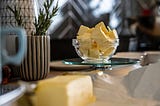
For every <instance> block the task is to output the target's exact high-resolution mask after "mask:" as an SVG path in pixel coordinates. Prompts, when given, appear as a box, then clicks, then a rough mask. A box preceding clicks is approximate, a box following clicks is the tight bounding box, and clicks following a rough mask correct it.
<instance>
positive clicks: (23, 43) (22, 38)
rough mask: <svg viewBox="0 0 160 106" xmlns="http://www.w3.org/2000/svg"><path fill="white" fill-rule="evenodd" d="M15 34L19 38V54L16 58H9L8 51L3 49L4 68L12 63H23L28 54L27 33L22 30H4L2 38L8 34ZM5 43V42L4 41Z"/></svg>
mask: <svg viewBox="0 0 160 106" xmlns="http://www.w3.org/2000/svg"><path fill="white" fill-rule="evenodd" d="M12 32H13V33H15V34H16V35H17V36H18V44H19V48H18V51H17V53H16V54H15V55H14V56H8V55H7V51H6V50H5V49H4V48H2V66H3V65H4V64H7V63H12V64H16V65H18V64H20V63H21V61H22V60H23V57H24V55H25V53H26V50H27V47H26V43H27V41H26V37H25V35H26V32H25V30H24V29H22V28H4V29H3V31H2V37H4V35H6V34H8V33H12ZM3 43H4V41H3Z"/></svg>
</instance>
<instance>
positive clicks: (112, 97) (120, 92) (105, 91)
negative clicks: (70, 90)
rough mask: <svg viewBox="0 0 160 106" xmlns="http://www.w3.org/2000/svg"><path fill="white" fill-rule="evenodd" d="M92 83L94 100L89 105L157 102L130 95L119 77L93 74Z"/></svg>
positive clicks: (133, 105)
mask: <svg viewBox="0 0 160 106" xmlns="http://www.w3.org/2000/svg"><path fill="white" fill-rule="evenodd" d="M93 85H94V93H95V95H96V102H95V103H93V104H91V105H89V106H156V105H157V104H158V103H157V102H156V101H154V100H149V99H145V98H144V99H143V98H142V99H139V98H138V99H137V98H134V97H131V96H130V95H129V94H128V92H127V90H126V88H125V86H123V84H122V83H121V78H115V77H111V76H109V75H107V74H101V75H97V76H94V78H93Z"/></svg>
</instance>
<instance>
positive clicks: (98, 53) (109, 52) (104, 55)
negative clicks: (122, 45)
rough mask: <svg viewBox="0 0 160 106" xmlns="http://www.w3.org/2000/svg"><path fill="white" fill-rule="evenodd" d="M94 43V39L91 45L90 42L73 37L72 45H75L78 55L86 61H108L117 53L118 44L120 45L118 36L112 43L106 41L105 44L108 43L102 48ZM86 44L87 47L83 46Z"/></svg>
mask: <svg viewBox="0 0 160 106" xmlns="http://www.w3.org/2000/svg"><path fill="white" fill-rule="evenodd" d="M93 44H94V41H93V42H92V41H91V45H89V44H82V43H81V42H79V40H77V39H72V45H73V46H74V48H75V51H76V53H77V54H78V56H79V57H80V58H81V59H83V60H84V61H86V62H95V63H102V62H108V60H109V59H110V58H111V57H112V56H113V54H114V53H115V51H116V49H117V46H118V45H119V39H118V38H117V39H115V40H114V41H113V42H112V43H111V42H108V43H106V42H105V43H104V44H106V45H104V47H103V49H100V48H99V47H97V45H96V44H95V45H93ZM84 45H85V47H82V46H84ZM86 45H87V46H86ZM90 46H91V47H90ZM94 46H96V47H94ZM103 50H105V51H103Z"/></svg>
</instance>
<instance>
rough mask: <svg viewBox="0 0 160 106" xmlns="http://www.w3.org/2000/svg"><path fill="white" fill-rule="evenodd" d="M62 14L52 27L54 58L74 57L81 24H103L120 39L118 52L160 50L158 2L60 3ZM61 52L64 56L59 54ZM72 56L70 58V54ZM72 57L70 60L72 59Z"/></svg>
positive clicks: (67, 0) (90, 0) (103, 0)
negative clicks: (112, 30) (73, 46)
mask: <svg viewBox="0 0 160 106" xmlns="http://www.w3.org/2000/svg"><path fill="white" fill-rule="evenodd" d="M58 2H59V7H60V9H59V12H58V14H57V16H56V17H55V18H54V20H53V24H52V25H51V26H50V28H49V33H50V36H51V43H53V44H52V45H51V49H52V51H51V54H53V56H52V57H51V59H52V60H54V59H61V58H63V57H65V55H66V58H67V56H69V57H70V55H72V56H73V57H74V56H76V54H75V53H74V52H73V51H74V49H73V48H72V44H71V39H72V38H75V36H76V33H77V31H78V29H79V26H80V25H86V26H88V27H93V26H94V25H96V24H97V23H98V22H100V21H103V22H104V23H105V24H106V26H110V27H111V28H115V29H116V30H117V32H118V35H119V38H120V45H119V47H118V50H117V52H118V51H148V50H159V49H160V31H159V30H160V19H159V15H160V1H159V0H59V1H58ZM59 53H62V54H59ZM69 54H70V55H69ZM72 56H71V57H72Z"/></svg>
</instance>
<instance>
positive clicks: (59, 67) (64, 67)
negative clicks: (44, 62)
mask: <svg viewBox="0 0 160 106" xmlns="http://www.w3.org/2000/svg"><path fill="white" fill-rule="evenodd" d="M91 67H92V65H68V64H64V63H63V62H62V61H52V62H50V68H51V69H54V70H64V71H65V70H70V71H71V70H84V69H90V68H91Z"/></svg>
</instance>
